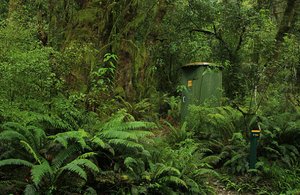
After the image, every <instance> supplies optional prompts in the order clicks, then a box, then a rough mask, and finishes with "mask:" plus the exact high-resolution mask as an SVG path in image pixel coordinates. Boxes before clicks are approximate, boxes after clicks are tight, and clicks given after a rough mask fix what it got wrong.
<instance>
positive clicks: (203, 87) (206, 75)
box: [181, 62, 223, 120]
mask: <svg viewBox="0 0 300 195" xmlns="http://www.w3.org/2000/svg"><path fill="white" fill-rule="evenodd" d="M222 69H223V68H222V67H221V66H217V65H215V64H212V63H208V62H195V63H190V64H186V65H184V66H182V85H184V86H185V87H184V90H183V93H182V100H181V101H182V102H181V103H182V104H181V105H182V107H181V117H182V119H183V120H184V119H185V117H186V116H187V114H188V106H189V105H191V104H194V105H201V104H204V103H206V102H209V104H210V105H219V104H220V99H221V97H222Z"/></svg>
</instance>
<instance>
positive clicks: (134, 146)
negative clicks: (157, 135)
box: [108, 139, 144, 151]
mask: <svg viewBox="0 0 300 195" xmlns="http://www.w3.org/2000/svg"><path fill="white" fill-rule="evenodd" d="M108 143H109V144H114V145H117V146H120V147H121V146H125V147H126V148H128V149H137V150H140V151H143V150H144V147H143V145H141V144H138V143H136V142H133V141H129V140H123V139H110V140H109V142H108Z"/></svg>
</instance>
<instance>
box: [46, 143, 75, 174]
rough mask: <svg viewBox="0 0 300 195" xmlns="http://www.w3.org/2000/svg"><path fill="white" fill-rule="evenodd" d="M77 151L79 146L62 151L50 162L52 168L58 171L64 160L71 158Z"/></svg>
mask: <svg viewBox="0 0 300 195" xmlns="http://www.w3.org/2000/svg"><path fill="white" fill-rule="evenodd" d="M79 150H80V148H79V146H76V145H72V146H70V147H67V148H66V149H64V150H62V151H61V152H59V153H58V154H57V155H56V156H55V158H54V159H53V161H52V166H53V168H54V169H55V170H56V169H59V168H60V167H61V166H62V164H63V163H64V162H65V160H66V159H68V158H69V157H70V156H72V155H73V154H75V153H76V152H78V151H79Z"/></svg>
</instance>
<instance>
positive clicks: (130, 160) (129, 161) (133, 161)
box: [124, 157, 138, 168]
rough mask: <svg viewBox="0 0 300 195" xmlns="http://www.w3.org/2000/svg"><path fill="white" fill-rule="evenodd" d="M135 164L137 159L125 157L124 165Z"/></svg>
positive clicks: (129, 166) (130, 165)
mask: <svg viewBox="0 0 300 195" xmlns="http://www.w3.org/2000/svg"><path fill="white" fill-rule="evenodd" d="M137 164H138V163H137V161H136V160H135V159H134V158H132V157H126V158H125V160H124V165H125V166H126V167H127V168H131V167H132V166H134V165H137Z"/></svg>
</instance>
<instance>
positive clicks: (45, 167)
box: [31, 161, 52, 186]
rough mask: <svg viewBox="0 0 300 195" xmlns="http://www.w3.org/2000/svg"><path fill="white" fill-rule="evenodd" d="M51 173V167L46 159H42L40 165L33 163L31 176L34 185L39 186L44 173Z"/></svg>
mask: <svg viewBox="0 0 300 195" xmlns="http://www.w3.org/2000/svg"><path fill="white" fill-rule="evenodd" d="M47 174H49V175H52V169H51V167H50V165H49V163H48V161H43V163H42V164H40V165H34V166H33V167H32V169H31V178H32V181H33V182H34V184H35V185H36V186H39V184H40V182H41V181H42V179H43V177H44V176H45V175H47Z"/></svg>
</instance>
